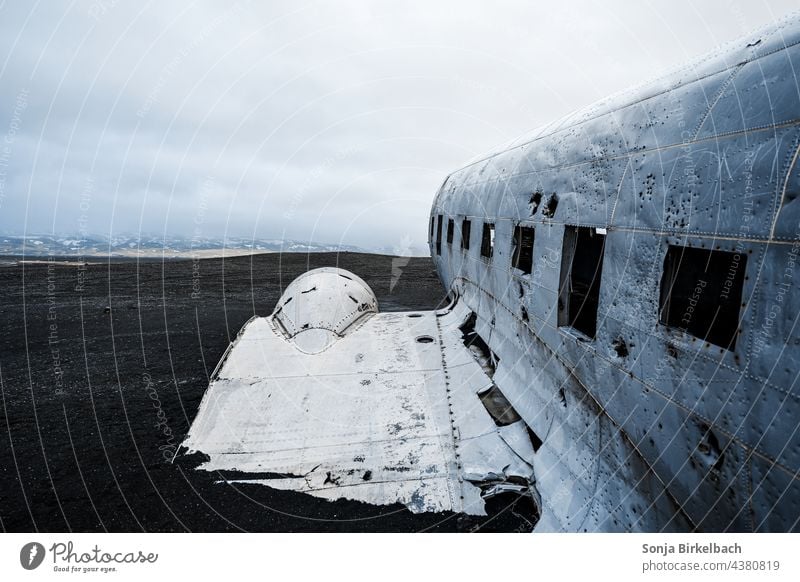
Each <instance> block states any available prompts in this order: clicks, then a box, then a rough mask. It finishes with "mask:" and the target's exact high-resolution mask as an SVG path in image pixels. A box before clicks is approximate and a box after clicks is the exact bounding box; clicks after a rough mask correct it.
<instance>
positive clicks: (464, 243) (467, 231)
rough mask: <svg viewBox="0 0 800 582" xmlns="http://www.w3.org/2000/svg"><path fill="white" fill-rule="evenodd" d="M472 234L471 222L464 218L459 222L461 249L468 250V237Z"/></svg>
mask: <svg viewBox="0 0 800 582" xmlns="http://www.w3.org/2000/svg"><path fill="white" fill-rule="evenodd" d="M471 234H472V222H470V221H469V220H467V219H466V218H465V219H464V220H462V221H461V248H462V249H464V250H467V251H468V250H469V237H470V235H471Z"/></svg>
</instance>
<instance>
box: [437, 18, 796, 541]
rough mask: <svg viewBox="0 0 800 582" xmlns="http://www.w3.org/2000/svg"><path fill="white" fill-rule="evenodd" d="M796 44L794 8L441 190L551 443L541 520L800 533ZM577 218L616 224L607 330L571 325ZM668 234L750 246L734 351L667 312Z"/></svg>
mask: <svg viewBox="0 0 800 582" xmlns="http://www.w3.org/2000/svg"><path fill="white" fill-rule="evenodd" d="M798 43H800V21H799V20H798V17H797V16H795V17H792V18H789V19H787V20H785V21H783V22H781V23H779V24H777V25H775V26H773V27H771V28H770V29H767V30H763V31H761V32H759V33H756V34H754V35H751V36H750V37H748V38H745V39H743V40H741V41H738V42H736V43H733V44H732V45H730V46H727V47H725V48H723V49H721V50H719V51H717V52H716V53H714V54H712V55H709V56H707V57H705V58H703V59H701V60H699V61H697V62H695V63H692V64H691V65H689V66H687V67H685V68H683V69H681V70H679V71H677V72H675V73H674V74H671V75H669V76H666V77H664V78H662V79H659V80H657V81H655V82H652V83H649V84H647V85H644V86H642V87H639V88H636V89H634V90H632V91H629V92H626V93H622V94H619V95H616V96H613V97H610V98H609V99H606V100H604V101H601V102H599V103H597V104H595V105H593V106H590V107H588V108H586V109H584V110H581V111H578V112H576V113H574V114H572V115H569V116H567V117H565V118H564V119H561V120H559V121H556V122H554V123H552V124H550V125H548V126H547V127H545V128H543V129H541V130H538V131H536V132H534V133H533V134H531V135H528V136H524V137H522V138H520V139H519V140H517V141H516V142H515V143H513V144H511V145H510V146H509V147H507V148H503V149H501V150H499V151H496V152H493V153H492V154H490V155H488V156H485V157H483V158H481V159H478V160H477V161H475V162H473V163H471V164H470V165H468V166H466V167H465V168H463V169H461V170H458V171H456V172H454V173H453V174H451V175H450V176H449V177H448V178H447V179H446V181H445V182H444V184H443V185H442V187H441V189H440V191H439V193H438V195H437V196H436V199H435V202H434V204H433V209H432V213H431V216H432V218H435V219H438V217H439V216H444V218H445V221H446V220H447V219H448V218H453V219H454V220H455V224H456V226H457V227H459V228H460V224H461V220H462V219H464V218H466V219H469V220H471V221H472V228H471V244H470V249H469V250H464V249H462V248H460V245H459V244H458V241H459V236H458V233H457V235H456V237H455V242H454V243H453V244H446V243H445V242H442V244H441V254H437V248H436V244H435V238H436V233H435V230H436V229H435V228H433V227H432V228H431V231H432V240H431V254H432V256H433V257H434V259H435V261H436V264H437V269H438V271H439V273H440V276H441V279H442V282H443V283H444V285H445V287H446V288H447V289H449V290H450V291H451V292H452V293H453V294H454V295H457V296H458V297H459V302H460V303H463V304H464V305H466V306H468V307H469V309H471V310H473V311H474V312H475V313H476V314H477V317H478V322H477V326H478V329H479V331H480V333H481V334H482V337H484V339H485V340H486V341H487V343H488V344H489V346H490V347H491V350H492V351H493V352H494V353H495V354H497V355H498V356H499V359H500V362H499V365H498V368H497V372H496V374H495V377H494V380H495V382H496V383H497V385H498V386H499V388H500V389H501V390H502V391H503V393H504V394H505V395H506V396H507V397H508V399H509V400H510V401H511V403H512V404H513V405H514V406H515V407H516V409H517V411H518V412H519V414H520V415H521V416H522V418H523V419H524V420H525V422H526V423H527V424H528V425H530V426H531V428H532V429H533V430H534V431H535V432H536V433H537V434H538V435H539V437H540V438H541V439H542V440H543V445H542V447H541V449H540V450H539V452H537V454H536V456H535V461H534V467H535V476H536V482H537V487H538V490H539V493H540V495H541V499H542V504H543V505H544V511H543V517H542V520H541V521H540V523H539V525H538V527H537V530H540V531H545V530H567V531H584V530H588V531H596V530H600V531H608V530H644V531H660V530H663V529H693V528H697V529H701V530H712V531H724V530H744V531H789V530H797V529H798V527H800V526H798V520H799V519H800V481H798V471H800V434H798V433H800V430H798V426H799V425H800V386H798V382H797V377H798V372H799V371H800V326H798V325H797V318H798V314H800V270H797V268H796V267H797V262H798V261H797V259H798V252H799V251H800V201H798V200H797V199H798V194H800V163H798V154H799V152H800V149H798V146H799V145H800V82H799V81H798V74H799V73H800V44H798ZM534 194H538V195H539V196H538V197H535V196H534ZM537 198H538V200H537ZM484 221H488V222H492V223H493V224H494V225H495V247H494V254H493V257H492V258H491V259H485V258H483V257H481V255H480V252H479V251H480V246H481V244H480V243H481V230H480V227H481V223H482V222H484ZM517 224H523V225H530V226H532V227H534V228H535V241H534V246H533V252H534V260H533V270H532V273H531V274H529V275H526V274H523V273H522V272H521V271H518V270H516V269H514V268H512V266H511V249H512V242H511V240H512V233H513V229H514V226H515V225H517ZM566 225H579V226H588V227H596V228H599V229H606V232H607V236H606V239H605V254H604V262H603V266H602V287H601V291H600V298H599V308H598V316H597V333H596V337H594V338H593V339H587V338H585V337H581V336H580V334H576V333H573V332H572V331H571V330H570V329H569V328H566V327H564V326H561V327H560V326H559V322H558V314H557V312H558V302H559V284H560V283H559V281H560V279H559V277H560V269H561V253H562V243H563V241H564V231H565V226H566ZM670 244H673V245H681V246H695V247H703V248H708V249H720V250H726V251H731V252H735V253H739V254H740V255H741V256H746V257H747V266H746V277H745V280H744V288H743V293H742V297H743V302H742V303H743V304H742V308H741V323H740V327H739V336H738V339H737V342H736V345H735V349H733V350H726V349H722V348H719V347H717V346H715V345H713V344H708V343H704V342H702V341H698V340H697V339H696V338H693V337H692V336H690V335H689V334H687V333H685V332H683V331H681V330H679V329H673V328H668V327H666V326H664V325H661V324H659V313H658V309H659V285H660V281H661V277H662V268H663V265H664V259H665V255H666V252H667V248H668V245H670ZM620 338H622V340H624V342H625V344H626V345H627V353H626V354H625V355H620V354H619V353H618V352H617V350H615V342H616V341H619V340H620ZM712 437H713V442H712V443H711V445H709V440H710V439H712ZM642 500H645V501H644V502H643V501H642Z"/></svg>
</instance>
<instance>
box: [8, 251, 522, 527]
mask: <svg viewBox="0 0 800 582" xmlns="http://www.w3.org/2000/svg"><path fill="white" fill-rule="evenodd" d="M88 260H90V261H91V262H92V264H88V265H84V264H83V263H82V262H81V261H78V260H63V259H62V260H58V261H54V262H48V261H46V260H44V261H35V262H25V263H16V264H15V259H13V258H8V257H5V258H4V259H3V264H2V265H0V326H1V329H2V334H0V388H2V400H1V401H0V404H2V421H0V475H2V478H1V479H0V528H2V530H4V531H16V532H22V531H242V530H243V531H475V530H478V531H498V530H499V531H511V530H515V529H518V528H520V529H524V525H525V524H524V523H523V522H520V520H519V519H517V517H516V516H515V513H514V512H513V511H511V510H504V511H500V513H499V515H495V516H494V517H490V518H483V519H476V518H468V517H465V516H458V515H453V514H423V515H414V514H412V513H410V512H409V511H408V510H406V509H405V508H404V507H403V506H401V505H396V506H388V507H387V506H383V507H376V506H371V505H367V504H363V503H358V502H354V501H346V500H339V501H335V502H328V501H324V500H320V499H316V498H313V497H310V496H307V495H303V494H299V493H293V492H285V491H277V490H272V489H269V488H266V487H260V486H246V485H245V486H241V485H239V486H233V485H219V484H215V483H214V481H215V476H214V475H210V474H207V473H204V472H195V471H192V470H191V468H190V467H189V466H187V464H186V463H181V464H172V463H170V462H169V460H168V459H171V457H172V454H173V453H174V451H175V448H176V447H177V445H179V443H180V442H181V440H182V439H183V437H184V436H185V434H186V432H187V430H188V428H189V426H190V424H191V422H192V420H193V418H194V415H195V413H196V411H197V408H198V406H199V404H200V399H201V398H202V396H203V392H204V391H205V389H206V387H207V384H208V377H209V375H210V374H211V372H212V371H213V369H214V367H215V366H216V364H217V362H218V360H219V358H220V357H221V355H222V354H223V352H224V350H225V348H226V347H227V345H228V343H229V342H230V341H231V339H232V338H233V337H234V336H235V335H236V333H237V332H238V331H239V329H240V328H241V326H242V325H243V324H244V322H246V321H247V320H248V319H249V318H250V317H251V316H253V315H267V314H269V313H270V312H271V311H272V309H273V307H274V305H275V302H276V301H277V300H278V298H279V296H280V293H281V290H282V289H283V288H284V287H285V286H286V285H288V284H289V283H290V282H291V281H292V280H293V279H294V278H295V277H296V276H298V275H299V274H301V273H303V272H305V271H307V270H308V269H310V268H316V267H321V266H340V267H342V268H345V269H348V270H350V271H352V272H354V273H356V274H358V275H359V276H361V277H362V278H363V279H364V280H365V281H366V282H367V283H368V284H369V285H370V286H371V287H372V289H373V290H374V291H375V293H376V295H377V296H378V299H379V301H380V307H381V310H383V311H393V310H406V309H432V308H436V307H437V306H440V305H442V302H443V299H444V298H443V295H444V291H443V289H442V287H441V285H440V283H439V281H438V278H437V276H436V273H435V272H434V270H433V264H432V262H431V261H430V259H427V258H413V259H408V258H396V257H390V256H382V255H367V254H355V253H339V254H337V253H324V254H323V253H320V254H282V255H280V254H263V255H254V256H252V257H250V256H242V257H236V258H230V259H225V260H222V259H204V260H199V261H194V260H169V261H159V260H148V261H140V262H137V261H135V260H115V261H113V262H108V261H104V260H102V259H88ZM392 281H394V285H392ZM390 286H391V287H392V288H391V290H390Z"/></svg>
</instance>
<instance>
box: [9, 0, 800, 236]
mask: <svg viewBox="0 0 800 582" xmlns="http://www.w3.org/2000/svg"><path fill="white" fill-rule="evenodd" d="M173 4H176V5H177V4H179V3H177V2H176V3H173V2H144V1H137V2H133V1H130V2H123V1H116V0H96V1H94V2H34V1H32V0H17V1H5V2H2V1H1V0H0V103H1V104H2V105H1V106H0V135H2V137H0V231H3V232H7V233H17V234H23V233H26V232H27V233H51V232H55V233H80V232H88V233H93V234H104V235H108V234H117V233H136V232H143V233H148V234H149V233H155V234H162V233H166V234H168V235H185V236H188V237H191V236H195V235H200V236H207V237H221V236H224V235H226V234H227V235H228V236H234V237H253V236H255V237H258V238H280V237H286V238H291V239H299V240H313V241H317V242H330V243H342V244H352V245H358V246H361V247H365V248H396V249H399V250H403V249H404V248H407V247H408V245H409V241H410V244H411V245H413V246H416V247H417V248H424V247H425V240H426V225H427V214H428V211H429V208H430V203H431V201H432V198H433V195H434V193H435V192H436V190H437V188H438V187H439V185H440V184H441V182H442V180H443V178H444V177H445V176H446V175H447V173H449V172H450V171H452V170H454V169H456V168H458V167H459V166H460V165H462V164H463V163H464V162H465V161H466V160H468V159H470V158H471V157H473V156H475V155H477V154H480V153H481V152H483V151H486V150H488V149H490V148H492V147H493V146H495V145H497V144H498V143H503V142H506V141H508V140H510V139H512V138H514V137H516V136H518V135H519V134H521V133H524V132H526V131H528V130H530V129H533V128H535V127H537V126H539V125H543V124H545V123H547V122H549V121H551V120H553V119H554V118H557V117H560V116H562V115H564V114H566V113H568V112H570V111H571V110H573V109H576V108H578V107H582V106H584V105H587V104H589V103H591V102H592V101H595V100H597V99H599V98H601V97H603V96H605V95H607V94H609V93H612V92H616V91H618V90H621V89H624V88H626V87H627V86H630V85H633V84H638V83H640V82H642V81H644V80H647V79H649V78H652V77H654V76H659V75H660V74H663V73H664V72H667V70H668V69H670V68H672V67H674V66H677V65H680V64H682V63H684V62H685V61H687V60H688V59H690V58H692V57H694V56H698V55H700V54H702V53H703V52H706V51H708V50H710V49H712V48H714V47H715V46H717V45H718V44H721V43H723V42H726V41H729V40H733V39H735V38H737V37H739V36H741V35H743V34H745V33H747V32H749V31H751V30H752V29H754V28H757V27H759V26H762V25H764V24H767V23H769V22H770V21H773V20H775V19H778V18H780V17H781V16H783V15H785V14H787V13H789V12H790V11H791V10H793V9H795V8H796V7H797V0H786V1H771V2H765V1H762V0H747V1H716V0H695V1H693V2H681V1H677V0H672V1H666V0H665V1H663V2H632V1H630V0H626V1H624V2H623V1H620V2H610V1H604V2H588V1H587V2H573V1H571V0H564V1H560V2H548V3H544V2H532V1H527V2H498V1H494V2H489V1H484V2H471V1H465V0H458V1H452V2H442V1H436V2H434V1H433V0H427V1H420V2H400V1H397V0H394V1H385V2H383V1H374V0H370V1H367V0H363V1H361V2H344V1H336V2H305V1H303V0H293V1H290V2H279V1H274V0H266V1H264V2H247V1H240V2H233V1H228V2H214V3H212V2H185V3H181V6H173Z"/></svg>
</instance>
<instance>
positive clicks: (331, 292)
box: [184, 269, 532, 515]
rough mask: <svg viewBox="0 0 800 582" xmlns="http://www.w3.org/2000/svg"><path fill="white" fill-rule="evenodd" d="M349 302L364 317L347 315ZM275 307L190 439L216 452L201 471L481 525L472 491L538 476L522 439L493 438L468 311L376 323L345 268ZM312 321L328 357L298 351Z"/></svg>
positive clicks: (246, 334) (252, 325) (309, 281)
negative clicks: (467, 342) (464, 328)
mask: <svg viewBox="0 0 800 582" xmlns="http://www.w3.org/2000/svg"><path fill="white" fill-rule="evenodd" d="M339 279H341V281H342V282H341V283H340V282H339ZM312 287H316V291H315V292H313V293H303V292H304V291H308V290H309V289H311V288H312ZM314 293H317V294H316V295H315V294H314ZM337 293H339V294H340V295H341V294H344V295H345V297H344V300H342V298H341V297H337V296H336V294H337ZM350 295H355V296H357V297H358V298H359V305H361V304H367V305H370V309H369V310H368V311H365V312H361V313H355V314H352V313H350V312H348V311H347V310H342V309H341V306H342V305H345V306H347V304H348V303H354V302H352V301H351V300H350V299H349V296H350ZM289 297H291V298H292V300H291V301H288V302H287V301H286V300H287V299H288V298H289ZM306 298H308V301H306V300H305V299H306ZM279 305H280V306H281V308H279V309H276V311H275V312H274V313H273V315H272V316H270V317H261V318H254V319H252V320H251V321H250V322H248V324H247V325H246V326H245V327H244V329H243V330H242V331H241V332H240V334H239V336H238V337H237V338H236V340H235V342H234V344H233V346H232V348H231V349H230V350H229V352H228V354H227V356H226V358H225V360H224V362H222V365H221V367H220V369H219V372H218V374H217V375H216V376H215V377H214V378H213V379H212V382H211V385H210V386H209V389H208V391H207V393H206V396H205V397H204V399H203V402H202V404H201V406H200V410H199V412H198V414H197V418H196V419H195V421H194V423H193V424H192V427H191V430H190V433H189V436H188V438H187V439H186V441H185V442H184V446H185V447H186V449H188V451H189V452H195V451H201V452H203V453H205V454H206V455H208V456H209V460H208V461H207V462H205V463H204V464H203V465H201V466H200V467H199V468H200V469H201V470H207V471H212V470H217V471H226V472H230V473H229V474H228V476H229V480H230V481H233V482H248V483H259V484H263V485H268V486H270V487H274V488H278V489H292V490H296V491H303V492H307V493H309V494H311V495H315V496H318V497H323V498H326V499H337V498H340V497H345V498H349V499H355V500H359V501H365V502H370V503H374V504H389V503H395V502H399V503H403V504H405V505H406V506H408V507H409V509H411V510H412V511H414V512H422V511H457V512H464V513H468V514H474V515H483V514H484V513H485V512H484V507H483V501H482V499H481V496H480V488H479V487H478V483H472V482H471V481H474V482H483V481H485V480H487V479H488V480H502V479H504V478H505V476H506V475H518V476H521V477H530V475H531V473H532V468H531V466H530V464H528V463H527V462H526V461H525V460H523V457H525V456H526V455H527V456H530V455H531V454H532V449H530V442H529V441H528V445H527V448H525V445H524V444H523V445H522V446H521V447H520V445H519V443H520V442H523V443H524V440H525V438H527V435H524V429H521V428H520V427H516V429H515V427H513V426H507V427H503V429H502V431H501V430H500V429H498V428H497V427H496V426H495V424H494V422H493V421H492V419H491V417H490V416H489V414H488V412H487V411H486V409H485V408H484V407H483V405H482V404H481V402H480V400H479V398H478V396H477V392H478V391H479V390H480V389H482V388H483V387H485V386H487V385H488V384H491V380H490V379H489V378H488V377H487V376H486V374H485V373H484V371H483V370H482V369H481V367H480V365H479V364H478V363H477V362H476V361H475V359H474V358H473V357H472V356H471V354H470V353H469V352H468V351H467V350H466V349H465V348H464V345H463V343H462V339H461V331H460V330H459V325H461V324H462V323H463V321H464V319H465V316H466V314H467V312H466V311H464V310H463V309H460V308H459V309H456V310H450V311H448V310H444V311H440V312H434V311H429V312H417V313H415V314H413V315H414V317H409V315H410V314H406V313H377V309H376V307H375V305H376V303H375V301H374V295H373V294H372V292H371V290H370V289H369V287H367V286H366V284H364V283H363V281H361V280H360V279H358V278H357V277H355V276H354V275H352V274H351V273H347V272H345V271H341V270H339V269H326V270H324V271H322V272H320V271H319V270H318V271H312V272H310V273H307V274H306V275H303V276H301V277H300V278H298V279H297V280H296V281H295V282H294V283H292V284H291V285H290V286H289V287H288V288H287V290H286V293H285V294H284V296H283V297H282V298H281V301H280V302H279ZM291 305H300V306H303V308H309V309H314V310H317V311H318V312H317V313H316V317H314V318H310V317H307V316H306V314H305V313H304V311H303V309H295V310H294V311H292V312H289V311H288V310H287V307H288V306H291ZM331 312H333V313H334V316H333V317H329V314H330V313H331ZM342 313H345V316H343V315H342ZM285 314H288V315H287V316H285V317H284V315H285ZM343 319H344V322H342V320H343ZM279 322H281V323H279ZM306 322H311V325H313V326H315V327H313V328H312V327H311V325H309V328H310V329H324V330H326V331H332V332H333V333H334V334H335V338H336V340H334V341H332V342H330V343H328V345H327V346H326V347H325V348H324V349H323V350H309V349H307V348H308V346H307V344H303V345H298V344H297V342H296V338H297V337H299V336H301V335H303V334H304V333H307V331H306V330H303V329H302V328H303V325H304V324H305V323H306ZM286 331H290V333H291V332H294V334H293V335H291V336H290V335H289V334H287V333H286ZM420 338H430V339H431V340H432V341H424V339H423V341H422V342H421V341H418V340H419V339H420ZM312 352H313V353H312ZM451 420H452V422H451ZM515 430H517V431H519V430H522V432H523V435H522V437H521V436H520V434H519V433H518V432H516V433H515ZM506 443H509V444H506ZM515 451H516V452H515Z"/></svg>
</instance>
